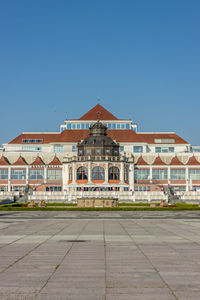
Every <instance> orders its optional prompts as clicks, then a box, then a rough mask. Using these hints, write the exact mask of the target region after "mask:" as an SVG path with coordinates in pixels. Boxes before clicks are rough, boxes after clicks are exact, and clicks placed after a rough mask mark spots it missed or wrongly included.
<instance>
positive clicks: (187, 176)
mask: <svg viewBox="0 0 200 300" xmlns="http://www.w3.org/2000/svg"><path fill="white" fill-rule="evenodd" d="M185 180H186V192H188V191H189V181H190V180H189V172H188V167H186V168H185Z"/></svg>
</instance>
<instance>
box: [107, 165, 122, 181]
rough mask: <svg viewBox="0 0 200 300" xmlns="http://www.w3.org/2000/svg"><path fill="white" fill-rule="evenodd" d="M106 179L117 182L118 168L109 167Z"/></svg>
mask: <svg viewBox="0 0 200 300" xmlns="http://www.w3.org/2000/svg"><path fill="white" fill-rule="evenodd" d="M108 179H109V180H119V179H120V178H119V168H117V167H111V168H109V172H108Z"/></svg>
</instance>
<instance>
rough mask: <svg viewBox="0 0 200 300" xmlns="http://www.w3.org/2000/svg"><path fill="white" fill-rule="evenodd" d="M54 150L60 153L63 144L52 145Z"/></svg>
mask: <svg viewBox="0 0 200 300" xmlns="http://www.w3.org/2000/svg"><path fill="white" fill-rule="evenodd" d="M54 152H55V153H62V152H63V146H62V145H54Z"/></svg>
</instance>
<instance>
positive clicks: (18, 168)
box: [0, 104, 200, 200]
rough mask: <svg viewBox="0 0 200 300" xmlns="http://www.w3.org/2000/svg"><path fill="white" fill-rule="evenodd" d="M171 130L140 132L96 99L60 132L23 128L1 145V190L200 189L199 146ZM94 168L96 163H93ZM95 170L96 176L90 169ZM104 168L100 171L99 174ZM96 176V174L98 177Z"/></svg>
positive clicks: (127, 194)
mask: <svg viewBox="0 0 200 300" xmlns="http://www.w3.org/2000/svg"><path fill="white" fill-rule="evenodd" d="M197 150H198V147H197V149H194V151H193V149H192V147H191V145H190V144H189V143H188V142H187V141H185V140H184V139H183V138H181V137H180V136H178V135H177V134H176V133H174V132H163V133H162V132H151V133H150V132H138V131H137V125H136V123H134V122H133V121H131V120H127V119H118V118H117V117H116V116H114V115H113V114H111V113H110V112H109V111H107V110H106V109H105V108H104V107H102V106H101V105H100V104H97V105H96V106H95V107H93V108H92V109H91V110H90V111H88V112H87V113H86V114H84V115H83V116H82V117H81V118H79V119H76V120H65V122H64V124H62V125H61V126H60V132H55V133H47V132H37V133H28V132H24V133H22V134H20V135H19V136H17V137H16V138H15V139H14V140H12V141H10V142H9V143H8V144H4V145H3V149H2V151H1V152H2V153H1V158H0V190H1V191H2V192H13V191H23V190H25V187H27V186H29V187H30V188H33V190H35V192H36V193H37V192H60V193H62V194H63V195H65V197H66V199H67V200H71V199H75V198H76V197H77V195H78V194H79V196H80V195H82V194H84V195H85V194H86V193H87V194H89V192H91V193H92V192H98V193H100V194H101V192H102V193H103V192H104V193H107V194H109V192H115V193H116V192H118V195H119V197H120V199H123V200H126V199H129V200H130V199H131V197H132V196H133V194H134V193H135V194H137V192H145V193H148V192H156V191H157V192H161V191H162V190H163V189H165V188H168V187H170V188H171V189H173V190H175V191H177V192H188V191H198V190H200V152H198V151H197ZM94 168H96V169H94ZM95 170H96V175H95V176H96V178H94V177H95V176H94V173H95ZM102 174H104V175H102ZM98 176H100V177H98Z"/></svg>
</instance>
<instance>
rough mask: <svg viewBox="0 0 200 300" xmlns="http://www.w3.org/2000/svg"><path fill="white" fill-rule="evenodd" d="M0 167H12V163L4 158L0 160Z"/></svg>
mask: <svg viewBox="0 0 200 300" xmlns="http://www.w3.org/2000/svg"><path fill="white" fill-rule="evenodd" d="M0 165H1V166H5V165H6V166H7V165H10V162H9V160H8V159H7V157H5V156H3V155H2V157H1V158H0Z"/></svg>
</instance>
